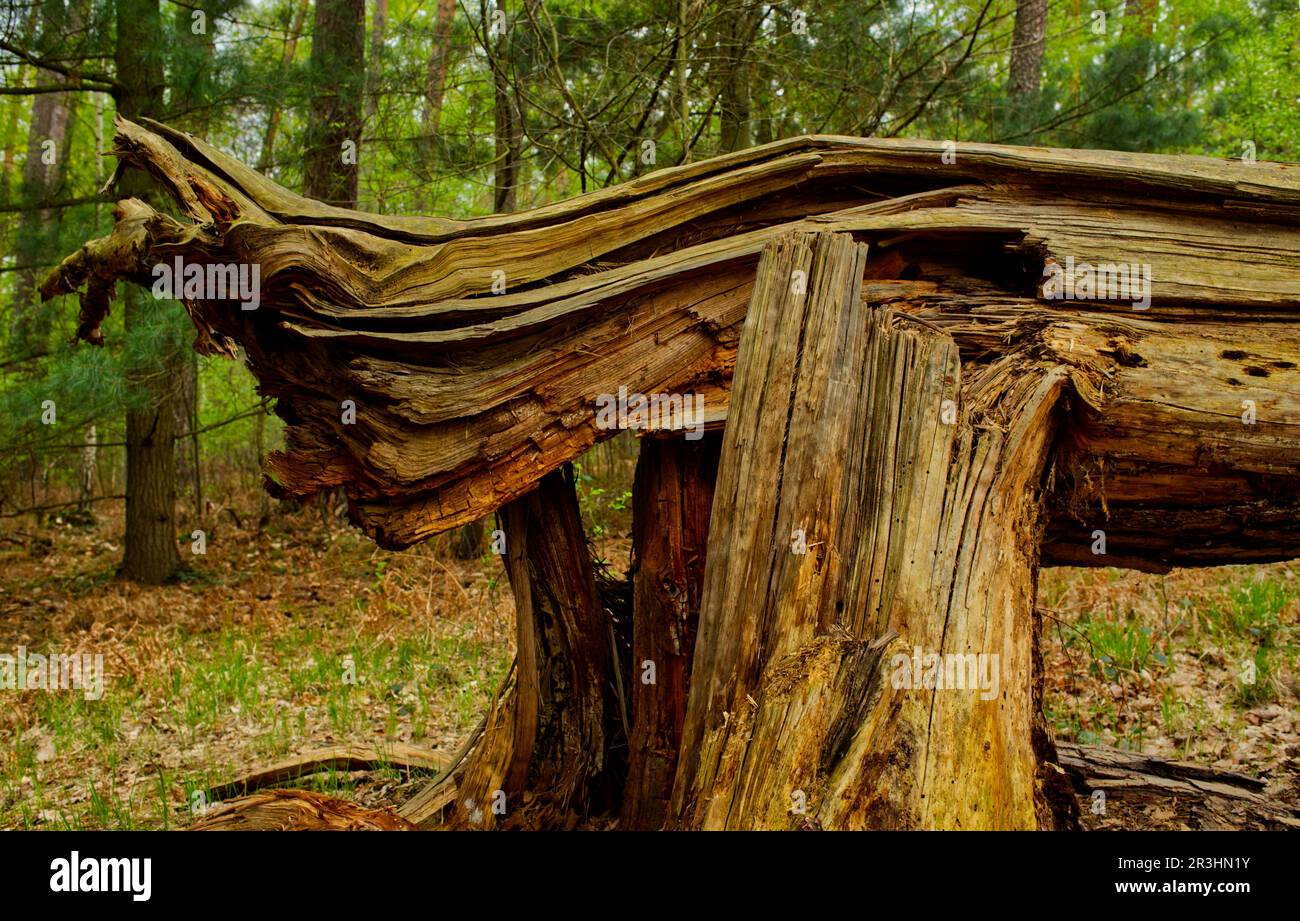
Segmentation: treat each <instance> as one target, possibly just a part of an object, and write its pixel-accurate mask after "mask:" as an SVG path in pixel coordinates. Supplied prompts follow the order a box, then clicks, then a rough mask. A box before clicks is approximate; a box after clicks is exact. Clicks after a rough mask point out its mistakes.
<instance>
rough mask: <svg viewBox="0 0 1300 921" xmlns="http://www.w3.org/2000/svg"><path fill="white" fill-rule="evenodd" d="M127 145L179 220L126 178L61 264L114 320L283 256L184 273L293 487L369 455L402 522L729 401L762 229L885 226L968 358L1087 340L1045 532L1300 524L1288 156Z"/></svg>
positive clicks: (376, 531)
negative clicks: (310, 150)
mask: <svg viewBox="0 0 1300 921" xmlns="http://www.w3.org/2000/svg"><path fill="white" fill-rule="evenodd" d="M115 153H116V154H117V156H118V157H119V159H120V165H121V166H123V167H125V166H135V167H140V168H143V169H145V170H147V171H148V172H150V173H151V174H152V175H153V176H154V177H155V178H156V179H157V180H158V181H159V182H160V183H161V184H162V185H163V187H164V188H165V189H167V190H168V191H169V192H170V193H171V195H172V197H173V199H174V200H175V201H176V204H177V205H178V207H179V209H180V211H181V213H182V215H181V219H180V220H178V219H174V218H172V217H169V216H166V215H163V214H159V213H156V212H155V211H154V210H153V209H152V208H150V207H148V206H147V205H144V204H143V203H140V202H138V201H127V202H124V203H122V204H121V205H120V206H119V212H118V213H119V224H118V227H117V230H116V231H115V233H114V235H113V236H112V237H110V238H108V239H106V240H101V241H95V242H92V243H90V244H87V246H86V247H85V248H83V250H82V251H80V252H79V253H77V254H74V255H73V256H72V257H70V258H69V259H68V260H66V261H65V263H64V265H63V266H62V267H60V269H59V270H58V271H56V272H55V273H54V274H53V275H52V276H51V278H50V279H49V281H48V282H47V283H46V286H45V289H44V290H45V293H46V294H47V295H53V294H56V293H64V292H68V291H72V290H75V289H77V288H79V287H85V288H86V294H85V296H84V297H83V323H82V328H81V331H80V335H81V336H82V337H83V338H87V339H90V340H92V341H93V340H95V339H96V338H97V337H98V335H99V333H98V327H99V322H100V320H101V319H102V317H103V315H104V313H105V312H106V311H107V309H108V298H107V292H108V291H111V285H112V282H113V281H114V280H115V279H118V278H128V279H135V280H138V281H141V282H142V283H146V284H149V283H151V282H152V281H153V280H154V277H155V276H154V275H153V273H152V269H153V267H154V266H155V265H158V264H160V263H167V264H171V263H172V262H173V261H174V260H175V259H176V257H178V256H179V257H182V259H183V260H184V262H185V263H186V264H194V265H198V266H206V265H212V264H217V265H223V266H227V265H243V266H249V265H256V266H258V267H259V271H260V275H259V278H260V299H259V303H258V307H257V309H255V310H248V309H243V307H244V306H246V305H241V304H240V303H238V302H236V301H235V300H234V299H231V298H229V297H227V298H225V299H206V298H204V297H193V298H189V297H187V298H186V299H185V302H186V306H187V307H188V309H189V310H190V312H191V314H192V316H193V317H194V320H195V324H196V326H197V327H198V330H199V345H200V347H202V348H204V349H206V350H209V351H212V350H217V351H225V352H228V353H230V354H233V353H234V348H235V346H236V345H238V346H240V347H242V349H243V354H244V356H245V358H246V360H247V361H248V362H249V364H250V366H251V367H252V368H253V370H254V372H255V373H256V374H257V376H258V379H259V380H260V381H261V385H262V389H263V391H264V392H265V393H267V394H269V395H271V396H274V397H275V398H276V406H277V412H279V414H280V415H281V416H282V417H283V418H284V419H285V421H286V423H287V424H288V425H287V449H286V450H285V451H284V452H283V453H279V454H276V455H274V456H272V457H271V458H270V460H269V462H268V475H269V478H270V481H271V488H273V489H274V490H275V491H276V492H277V494H279V495H284V496H305V495H309V494H311V493H313V492H316V491H319V490H322V489H327V488H331V487H334V486H339V485H344V486H346V487H347V489H348V492H349V496H350V499H351V503H350V508H351V512H352V514H353V516H354V518H355V520H356V521H357V523H358V524H359V525H360V526H361V527H363V528H364V529H365V530H366V531H367V533H369V534H371V535H372V536H373V537H374V538H375V539H376V540H377V541H379V542H380V543H381V544H383V545H385V546H388V547H403V546H408V545H410V544H412V543H414V542H417V541H419V540H421V539H423V538H426V537H428V536H430V535H432V534H436V533H438V532H440V531H445V530H447V529H449V528H452V527H455V526H457V525H460V524H463V523H466V522H469V521H473V520H477V519H478V518H481V517H482V516H484V515H485V514H488V513H490V512H491V511H493V510H494V509H496V508H498V507H500V506H501V505H503V504H505V503H506V502H508V501H510V500H512V499H514V498H518V497H519V496H521V495H523V494H524V493H526V492H528V491H529V490H530V489H532V488H533V486H534V485H535V484H536V483H537V481H538V480H540V479H541V477H542V476H544V475H545V474H546V473H547V472H549V471H551V470H555V469H557V468H558V467H559V466H560V465H562V464H563V463H564V462H566V461H568V460H571V459H573V458H575V457H577V456H578V455H579V454H581V453H582V452H583V451H584V450H586V449H587V448H589V447H590V446H591V445H592V444H594V443H596V442H597V441H599V440H601V439H603V438H605V437H608V436H610V435H611V434H613V433H614V431H613V430H612V429H610V428H606V427H602V426H601V425H599V424H598V423H597V421H596V413H595V411H594V407H595V404H596V401H597V400H598V399H599V398H600V397H601V396H602V395H609V394H616V393H618V391H619V388H620V387H626V388H627V389H628V391H630V392H634V393H643V394H650V393H684V392H691V393H698V394H703V395H704V397H705V403H706V416H707V417H708V419H709V421H710V423H711V424H718V423H721V422H723V421H724V420H725V416H726V411H727V407H728V405H729V393H730V380H731V375H732V370H733V368H734V365H735V361H736V343H737V341H738V338H739V331H740V327H741V324H742V323H743V320H744V317H745V312H746V309H747V306H748V304H749V300H750V294H751V289H752V286H753V279H754V270H755V265H756V261H757V258H758V254H759V252H760V251H761V249H762V247H763V246H764V245H765V244H766V243H768V242H769V241H771V240H773V239H776V238H777V237H779V236H782V235H785V234H788V233H790V232H792V231H799V230H804V231H811V230H817V231H830V232H848V233H851V234H852V235H853V237H854V238H855V239H856V240H858V241H860V242H866V243H868V244H870V245H871V247H872V255H871V257H870V259H869V261H868V264H867V266H866V270H865V274H866V276H867V282H866V284H865V287H864V289H863V290H864V296H867V297H869V298H870V299H871V300H872V301H873V302H875V303H880V304H888V305H889V306H890V307H892V309H894V310H895V311H897V312H899V313H906V314H909V315H913V316H915V317H918V318H921V319H924V320H926V321H928V322H929V323H930V324H931V325H932V326H937V327H939V328H940V329H942V330H943V331H944V332H945V333H946V334H947V335H948V336H950V337H951V338H952V340H953V341H954V342H955V343H956V345H957V347H958V348H959V349H960V351H961V354H962V358H963V361H966V362H974V363H984V362H988V361H990V360H992V359H994V358H996V356H997V355H998V354H1000V353H1002V352H1004V351H1007V350H1015V349H1021V348H1033V349H1037V350H1038V351H1039V352H1041V353H1042V354H1044V355H1048V356H1050V357H1051V360H1052V361H1054V362H1055V363H1057V364H1059V365H1060V366H1062V367H1064V368H1067V369H1069V372H1070V373H1069V381H1068V384H1067V388H1068V391H1069V398H1068V399H1067V401H1066V405H1067V407H1068V412H1067V413H1066V414H1065V418H1064V425H1063V429H1062V432H1061V435H1060V445H1061V446H1062V447H1061V450H1059V451H1057V452H1056V457H1055V461H1054V464H1053V467H1052V476H1053V480H1054V483H1055V488H1054V489H1053V490H1052V493H1051V500H1050V503H1049V504H1050V508H1049V514H1048V523H1047V529H1048V535H1047V540H1046V543H1045V546H1044V551H1043V552H1044V559H1045V561H1047V562H1067V563H1071V564H1084V565H1092V564H1106V563H1113V562H1117V561H1118V562H1122V563H1123V564H1124V565H1131V566H1140V567H1142V568H1147V569H1162V568H1167V567H1168V566H1170V565H1174V564H1178V565H1196V564H1211V563H1218V562H1248V561H1262V560H1275V559H1281V558H1288V557H1293V556H1296V555H1297V554H1300V524H1298V523H1300V514H1296V513H1297V512H1300V499H1297V493H1298V492H1300V491H1298V490H1297V489H1296V486H1297V471H1296V466H1297V465H1296V454H1295V450H1294V446H1295V445H1296V443H1297V439H1298V429H1297V425H1298V424H1300V423H1298V422H1297V420H1298V419H1300V368H1297V355H1298V354H1300V306H1298V305H1300V176H1298V175H1297V170H1296V169H1294V168H1290V167H1284V166H1278V165H1272V164H1265V163H1258V164H1254V165H1249V166H1247V165H1242V164H1237V163H1231V162H1226V161H1219V160H1212V159H1209V158H1198V157H1172V156H1155V155H1139V154H1120V153H1110V152H1101V151H1069V150H1044V149H1038V148H1014V147H998V146H993V145H982V144H960V145H958V146H957V149H956V155H955V157H954V156H952V155H951V153H950V154H949V155H948V156H945V149H944V148H943V146H942V145H940V144H937V143H931V142H922V141H898V140H889V141H886V140H866V139H861V138H839V137H807V138H794V139H790V140H785V141H780V142H777V143H774V144H769V145H767V146H764V147H759V148H755V149H753V150H747V151H743V152H741V153H737V154H732V155H728V156H725V157H720V158H717V159H713V160H706V161H701V162H698V163H693V164H690V165H688V166H683V167H678V168H674V169H668V170H661V171H659V172H656V173H653V174H650V175H648V176H645V177H641V178H639V179H636V180H633V181H630V182H627V183H624V184H622V185H618V186H615V187H612V188H609V189H605V190H602V191H600V192H595V193H592V194H589V195H584V196H582V197H579V198H576V199H572V200H570V201H566V202H561V203H557V204H553V205H548V206H546V207H544V208H539V209H535V210H533V211H526V212H522V213H518V214H510V215H493V216H491V217H486V218H479V219H475V220H469V221H455V220H449V219H445V218H432V217H401V216H389V215H377V214H367V213H363V212H355V211H347V210H342V209H338V208H334V207H330V206H327V205H322V204H320V203H318V202H313V201H310V200H307V199H304V198H301V197H300V196H297V195H294V194H293V193H291V192H289V191H287V190H285V189H283V188H281V187H279V186H277V185H275V184H274V183H273V182H271V181H270V180H268V179H266V178H265V177H263V176H260V175H259V174H257V173H256V172H254V171H252V170H250V169H248V168H247V167H245V166H244V165H242V164H240V163H239V162H237V161H235V160H234V159H232V158H230V157H228V156H226V155H225V154H222V153H221V152H219V151H217V150H215V149H213V148H211V147H209V146H208V145H206V144H205V143H204V142H203V141H201V140H198V139H197V138H193V137H190V136H188V135H185V134H182V133H180V132H177V131H174V130H172V129H170V128H167V127H165V126H163V125H160V124H157V123H154V122H144V123H143V124H135V123H132V122H129V121H124V120H119V121H118V123H117V134H116V139H115ZM1053 267H1055V268H1053ZM1066 267H1070V268H1071V269H1072V272H1071V274H1070V276H1069V277H1068V278H1062V277H1059V274H1060V273H1063V272H1064V271H1065V269H1066ZM1121 268H1122V269H1124V270H1125V273H1126V275H1125V276H1124V277H1123V278H1121V279H1120V280H1121V281H1123V282H1124V284H1122V285H1120V286H1119V287H1118V288H1117V289H1113V290H1111V289H1107V284H1108V282H1114V281H1115V280H1116V278H1117V277H1118V276H1117V275H1116V273H1117V272H1118V271H1119V270H1120V269H1121ZM1129 269H1132V270H1133V271H1132V272H1129ZM1054 292H1055V293H1054ZM1060 295H1070V296H1071V297H1073V298H1074V299H1069V298H1063V297H1061V296H1060ZM1117 298H1118V299H1117ZM1148 298H1149V306H1147V307H1145V308H1144V307H1142V306H1140V305H1141V304H1142V302H1144V301H1146V300H1147V299H1148ZM1135 304H1137V305H1139V306H1138V307H1136V308H1135V306H1134V305H1135ZM345 401H348V405H350V406H352V407H354V414H353V415H352V416H350V417H349V416H347V415H346V411H345V410H344V409H343V408H342V407H343V405H344V403H345ZM1243 417H1248V418H1249V421H1248V422H1243V421H1242V420H1243ZM345 419H346V420H347V421H345ZM1153 492H1154V493H1158V494H1159V497H1160V498H1159V499H1158V500H1157V501H1155V502H1153V501H1152V493H1153ZM1097 528H1102V529H1106V530H1107V533H1108V535H1109V536H1110V541H1109V547H1108V554H1107V557H1102V558H1099V557H1098V555H1096V554H1093V553H1091V551H1090V549H1089V548H1090V540H1091V539H1090V536H1089V535H1090V534H1091V533H1092V531H1093V530H1095V529H1097ZM1176 533H1191V534H1195V535H1196V538H1197V539H1196V540H1194V541H1191V540H1189V541H1184V542H1175V541H1173V540H1171V535H1172V534H1176Z"/></svg>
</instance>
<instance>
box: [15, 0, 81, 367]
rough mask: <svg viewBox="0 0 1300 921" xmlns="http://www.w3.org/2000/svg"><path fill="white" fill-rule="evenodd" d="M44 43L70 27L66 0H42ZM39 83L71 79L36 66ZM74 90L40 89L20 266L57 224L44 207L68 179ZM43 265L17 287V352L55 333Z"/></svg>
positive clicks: (27, 166) (38, 253) (37, 256)
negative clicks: (41, 289)
mask: <svg viewBox="0 0 1300 921" xmlns="http://www.w3.org/2000/svg"><path fill="white" fill-rule="evenodd" d="M40 20H41V36H40V40H39V46H40V47H41V48H42V49H45V50H46V51H48V52H50V53H53V52H54V50H55V49H56V48H57V46H58V43H59V42H60V41H62V40H63V37H64V33H65V31H66V30H67V27H68V14H67V10H66V9H65V7H64V4H63V0H43V2H42V3H41V6H40ZM37 82H38V83H45V82H48V83H50V84H53V85H62V84H65V83H67V78H66V77H64V76H63V75H62V74H57V73H54V72H52V71H45V70H39V69H38V70H37ZM69 106H70V94H69V93H41V94H40V95H38V96H37V97H36V99H35V101H34V102H33V103H32V120H31V124H30V127H29V129H28V134H27V159H26V162H25V163H24V165H23V196H24V198H26V199H27V202H28V204H29V205H30V210H27V211H24V212H23V213H22V216H21V218H20V220H19V225H18V237H17V245H16V246H15V247H14V258H15V261H16V262H17V264H18V265H20V266H33V265H35V264H36V263H38V262H42V261H44V260H43V258H42V257H43V255H44V253H45V252H46V251H47V250H48V249H49V247H50V245H51V243H52V242H53V241H52V240H51V239H50V233H51V230H52V229H53V228H54V227H55V226H56V224H57V219H56V212H54V211H51V210H48V209H45V208H42V207H40V206H41V205H42V204H44V203H45V202H48V201H49V200H50V199H52V198H54V197H56V192H57V191H58V189H59V186H60V184H61V183H62V181H63V174H64V160H65V159H66V157H65V154H66V152H67V151H66V141H67V137H68V121H69V116H70V107H69ZM43 271H44V270H43V269H37V268H25V269H21V270H19V272H18V277H17V278H16V279H15V281H16V284H15V285H14V306H13V314H12V317H13V319H12V336H11V339H10V341H11V343H12V346H13V347H14V348H13V350H14V351H18V352H39V351H43V350H44V348H45V346H46V344H47V340H48V339H49V336H50V330H51V321H50V317H49V315H48V312H47V311H46V310H45V309H44V308H43V307H42V306H41V302H40V296H39V294H38V292H37V288H38V286H39V284H40V276H41V273H42V272H43Z"/></svg>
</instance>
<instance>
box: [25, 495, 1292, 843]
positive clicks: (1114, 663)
mask: <svg viewBox="0 0 1300 921" xmlns="http://www.w3.org/2000/svg"><path fill="white" fill-rule="evenodd" d="M593 492H594V493H595V494H594V495H593ZM600 492H601V491H600V490H592V489H590V488H589V489H588V491H587V492H586V493H584V495H583V498H584V505H585V507H586V508H588V510H590V509H591V508H594V507H595V506H596V505H599V506H600V509H601V513H602V514H604V515H608V516H610V517H612V518H613V519H616V520H612V521H609V522H607V523H605V524H600V525H595V526H593V525H592V523H590V522H589V532H588V533H589V534H594V535H595V538H594V546H595V548H596V551H597V553H598V555H600V556H602V557H603V558H605V559H607V560H608V561H609V562H610V563H611V564H613V565H614V566H615V567H622V566H625V565H626V562H627V553H628V540H627V538H626V536H625V535H626V525H627V521H626V514H625V512H626V501H625V499H626V496H625V495H620V496H613V495H604V496H601V495H600ZM256 505H257V500H256V499H253V498H250V500H249V507H256ZM254 519H255V516H253V517H249V516H243V517H241V518H240V520H239V522H238V523H236V521H235V517H234V516H232V515H229V514H222V515H220V516H218V518H217V519H216V520H212V521H209V522H208V533H207V547H206V553H204V554H203V555H191V556H189V559H188V560H187V562H188V564H189V565H188V569H187V571H186V572H185V574H184V576H183V578H181V579H180V580H178V581H177V582H176V583H175V584H172V585H167V586H163V587H160V588H142V587H140V586H136V585H132V584H129V583H125V582H122V581H118V580H116V579H115V578H114V571H115V569H116V566H117V565H118V563H119V562H120V558H121V553H122V544H121V542H122V530H123V528H122V519H121V514H120V510H116V511H113V512H108V513H106V512H104V511H102V510H101V513H100V518H99V519H98V520H97V521H95V522H93V523H90V522H80V523H73V522H70V521H62V520H59V519H53V520H49V521H46V522H45V523H44V524H43V525H42V526H41V527H40V528H39V529H37V528H35V526H34V524H33V523H32V522H31V521H30V520H26V521H22V522H20V523H13V522H11V523H10V526H9V527H8V528H7V529H6V530H3V531H0V652H8V653H10V654H16V653H17V650H18V647H20V646H21V647H25V648H26V649H27V650H28V651H29V652H43V653H44V652H54V653H56V654H57V653H66V654H75V653H90V654H92V655H102V656H103V661H104V668H105V671H106V673H107V678H106V693H104V695H103V696H102V698H101V699H99V700H87V699H85V696H84V695H83V694H82V693H80V692H76V691H61V692H57V693H52V692H42V691H25V692H21V693H19V692H15V691H8V692H4V693H5V705H4V707H3V708H0V828H109V829H116V828H147V829H153V828H177V827H184V826H186V825H188V824H189V823H190V822H192V821H193V816H194V810H195V808H196V807H199V806H202V805H203V803H202V801H201V799H200V798H199V796H198V793H199V791H202V790H205V789H207V788H209V787H211V786H213V785H216V784H219V783H222V782H225V781H229V780H232V779H234V778H236V777H238V776H240V775H242V774H244V773H247V772H248V771H250V770H251V769H253V768H254V767H256V766H259V765H263V764H266V763H269V762H273V761H277V760H281V759H283V758H284V757H286V756H289V755H293V754H299V753H302V752H306V751H310V750H313V749H319V748H324V747H327V746H331V745H342V744H356V745H370V746H373V745H375V744H377V743H382V742H383V741H384V740H396V741H401V742H406V743H411V744H414V745H417V746H421V747H424V748H428V749H432V750H435V751H439V752H445V753H447V754H449V755H450V754H451V753H453V752H454V751H455V750H456V749H457V747H458V745H459V744H460V743H461V742H462V741H463V740H464V739H465V738H466V737H467V736H468V735H469V733H470V732H471V730H472V729H473V727H474V726H475V724H476V723H477V722H478V719H479V718H480V716H481V714H482V713H483V711H484V710H485V709H486V707H487V704H488V701H489V700H490V698H491V696H492V694H493V693H494V691H495V690H496V688H497V686H498V684H499V682H500V681H501V680H502V678H503V677H504V675H505V673H506V670H507V667H508V665H509V663H510V660H511V657H512V655H513V637H512V630H513V611H512V602H511V598H510V593H509V587H508V585H507V584H506V582H505V577H504V572H503V570H502V568H501V565H500V562H499V560H498V559H497V558H496V557H494V556H492V555H491V554H485V555H484V556H483V557H482V558H480V559H477V560H470V561H459V560H456V559H454V558H453V557H452V555H451V554H450V553H449V551H448V549H447V547H448V544H447V540H446V538H445V537H444V538H438V539H435V540H434V541H431V542H429V543H426V544H424V545H421V546H419V547H416V548H414V549H412V550H408V551H405V552H402V553H390V552H386V551H383V550H380V549H378V548H376V547H375V546H374V544H372V543H371V542H370V541H368V540H367V539H366V538H364V537H363V536H362V535H361V534H360V533H359V532H357V531H356V530H354V529H352V528H350V527H349V526H348V525H347V524H346V523H345V522H343V521H341V520H339V519H337V518H335V517H334V516H333V515H330V514H328V513H327V512H324V511H322V510H321V509H318V508H310V509H306V510H299V511H297V512H292V513H285V512H283V511H279V510H277V511H275V512H274V513H273V514H271V515H270V516H268V518H267V519H266V520H264V521H263V522H262V523H261V526H260V527H259V526H258V522H257V521H256V520H254ZM183 546H184V547H186V549H188V544H185V545H183ZM1039 588H1040V591H1039V605H1040V609H1041V610H1042V612H1043V617H1044V627H1045V629H1044V656H1045V664H1046V669H1047V674H1048V676H1049V686H1048V693H1047V698H1046V710H1047V713H1048V716H1049V718H1050V719H1051V721H1052V723H1053V724H1054V726H1055V730H1056V733H1057V736H1058V738H1060V739H1063V740H1073V741H1078V742H1081V743H1083V744H1105V745H1113V746H1118V747H1126V748H1132V749H1135V750H1140V751H1142V752H1145V753H1148V754H1154V755H1158V756H1161V757H1165V758H1173V759H1182V760H1189V761H1196V762H1200V763H1203V764H1207V765H1211V766H1214V767H1216V768H1226V769H1232V770H1237V771H1241V772H1244V773H1248V774H1255V775H1261V776H1265V777H1267V778H1268V779H1269V780H1270V794H1271V795H1273V796H1275V797H1277V798H1279V799H1282V800H1286V801H1289V802H1292V803H1295V802H1297V801H1300V770H1298V769H1297V764H1298V763H1300V757H1298V756H1300V708H1298V707H1297V703H1298V702H1300V565H1297V564H1279V565H1273V566H1250V567H1228V568H1222V569H1214V570H1202V571H1178V572H1174V573H1172V574H1170V575H1167V576H1152V575H1144V574H1140V573H1134V572H1129V571H1123V570H1113V569H1097V570H1067V569H1058V570H1046V571H1044V572H1043V573H1042V574H1041V576H1040V586H1039ZM428 776H429V775H428V774H420V773H418V772H415V773H408V772H407V771H404V770H400V769H397V768H393V767H385V768H381V769H378V770H373V771H370V772H355V773H352V774H348V773H334V774H325V775H316V776H315V777H314V778H312V779H311V780H310V781H308V782H306V783H305V786H306V787H307V788H308V789H313V790H317V791H322V792H327V793H331V794H334V795H338V796H342V797H345V798H348V799H352V800H355V801H357V802H360V803H363V804H366V805H375V806H380V805H391V804H394V803H400V802H402V801H404V800H405V799H406V798H407V797H409V796H411V795H412V794H413V793H414V791H415V790H416V789H418V787H419V786H420V785H421V784H422V783H424V782H425V781H426V780H427V779H428ZM207 805H208V806H210V805H211V804H207Z"/></svg>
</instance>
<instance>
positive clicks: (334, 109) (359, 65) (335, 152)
mask: <svg viewBox="0 0 1300 921" xmlns="http://www.w3.org/2000/svg"><path fill="white" fill-rule="evenodd" d="M311 69H312V78H313V80H314V81H315V88H314V91H313V95H312V100H311V111H310V113H309V116H308V119H307V139H306V145H305V146H306V149H305V150H304V152H303V161H304V165H305V172H304V175H303V194H304V195H306V196H307V197H308V198H315V199H317V200H318V201H322V202H325V203H327V204H330V205H337V206H339V207H341V208H355V207H356V204H357V178H358V164H359V158H360V156H361V129H362V123H361V113H362V100H363V98H364V97H365V89H366V5H365V0H317V2H316V19H315V29H314V30H313V31H312V44H311ZM349 145H351V146H349Z"/></svg>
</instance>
